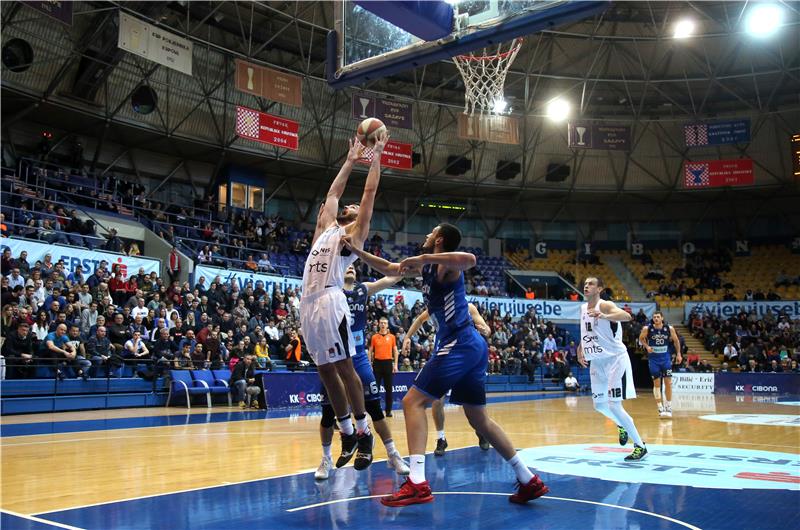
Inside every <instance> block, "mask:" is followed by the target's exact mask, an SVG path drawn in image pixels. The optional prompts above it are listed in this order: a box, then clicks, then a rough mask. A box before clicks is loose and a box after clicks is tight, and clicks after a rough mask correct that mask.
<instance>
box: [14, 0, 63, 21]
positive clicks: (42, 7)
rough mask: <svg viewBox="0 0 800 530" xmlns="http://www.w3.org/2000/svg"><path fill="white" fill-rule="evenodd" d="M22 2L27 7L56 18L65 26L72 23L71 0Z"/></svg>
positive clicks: (29, 0) (28, 0) (27, 0)
mask: <svg viewBox="0 0 800 530" xmlns="http://www.w3.org/2000/svg"><path fill="white" fill-rule="evenodd" d="M22 3H23V4H25V5H26V6H28V7H32V8H33V9H35V10H36V11H40V12H42V13H44V14H45V15H47V16H49V17H52V18H54V19H56V20H58V21H59V22H63V23H64V24H66V25H67V26H71V25H72V4H73V2H72V0H69V1H67V0H61V1H53V0H39V1H36V0H33V1H31V0H26V1H24V2H22Z"/></svg>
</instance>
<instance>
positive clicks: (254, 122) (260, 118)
mask: <svg viewBox="0 0 800 530" xmlns="http://www.w3.org/2000/svg"><path fill="white" fill-rule="evenodd" d="M299 132H300V124H299V123H298V122H296V121H292V120H288V119H286V118H281V117H280V116H273V115H272V114H267V113H264V112H259V111H257V110H253V109H248V108H247V107H239V106H237V107H236V134H238V135H239V136H241V137H242V138H247V139H248V140H255V141H256V142H261V143H265V144H270V145H275V146H278V147H283V148H286V149H291V150H293V151H297V149H298V147H299V134H298V133H299Z"/></svg>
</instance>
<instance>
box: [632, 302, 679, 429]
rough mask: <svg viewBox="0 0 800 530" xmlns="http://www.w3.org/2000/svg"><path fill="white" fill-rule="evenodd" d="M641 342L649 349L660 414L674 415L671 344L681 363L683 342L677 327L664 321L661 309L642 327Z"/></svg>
mask: <svg viewBox="0 0 800 530" xmlns="http://www.w3.org/2000/svg"><path fill="white" fill-rule="evenodd" d="M639 343H640V344H641V345H643V346H644V348H645V349H646V350H647V362H648V364H649V365H650V376H651V377H652V378H653V395H654V396H655V398H656V403H657V404H658V415H659V417H661V418H671V417H672V355H671V354H670V346H672V347H673V348H674V350H673V351H675V353H676V354H677V357H676V359H675V361H676V362H677V363H678V364H680V363H681V361H683V359H682V358H681V343H680V341H679V340H678V334H677V333H675V328H673V327H672V326H670V325H669V324H667V323H666V322H664V315H663V314H662V313H661V311H656V312H655V313H653V320H652V321H651V322H650V324H649V325H647V326H644V327H643V328H642V332H641V333H640V334H639ZM662 381H663V382H664V393H663V394H662V393H661V382H662Z"/></svg>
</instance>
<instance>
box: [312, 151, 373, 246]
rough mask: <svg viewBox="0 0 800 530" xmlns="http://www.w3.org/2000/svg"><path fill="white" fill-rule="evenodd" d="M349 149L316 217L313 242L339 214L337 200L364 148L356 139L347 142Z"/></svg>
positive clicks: (342, 192)
mask: <svg viewBox="0 0 800 530" xmlns="http://www.w3.org/2000/svg"><path fill="white" fill-rule="evenodd" d="M349 145H350V149H349V150H348V152H347V158H346V159H345V161H344V164H342V168H341V169H340V170H339V173H338V174H337V175H336V178H335V179H333V182H332V183H331V187H330V188H329V189H328V195H327V196H326V197H325V202H324V203H323V205H322V209H321V210H320V212H319V216H318V217H317V229H316V231H315V232H314V240H315V241H316V239H317V236H318V235H319V234H320V233H322V231H323V230H325V228H327V227H328V226H329V225H330V224H331V223H333V222H334V221H335V220H336V214H337V213H338V212H339V199H341V198H342V194H344V189H345V187H346V186H347V180H348V179H349V178H350V173H351V172H352V171H353V164H354V163H355V162H356V160H358V159H359V158H361V152H362V150H363V149H364V146H363V145H361V142H359V141H358V140H356V139H352V140H350V141H349Z"/></svg>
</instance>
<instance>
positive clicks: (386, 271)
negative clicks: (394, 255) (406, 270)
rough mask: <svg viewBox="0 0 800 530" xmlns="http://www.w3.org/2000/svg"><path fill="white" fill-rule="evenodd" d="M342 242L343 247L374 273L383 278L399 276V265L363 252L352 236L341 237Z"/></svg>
mask: <svg viewBox="0 0 800 530" xmlns="http://www.w3.org/2000/svg"><path fill="white" fill-rule="evenodd" d="M342 242H343V243H344V246H345V247H347V248H349V249H350V250H352V251H353V254H355V255H356V256H358V257H359V258H360V259H361V261H363V262H364V263H366V264H367V265H369V266H370V267H372V268H373V269H375V270H376V271H378V272H380V273H381V274H383V275H384V276H400V265H399V264H398V263H392V262H389V261H386V260H385V259H383V258H379V257H378V256H375V255H374V254H370V253H369V252H366V251H364V249H362V248H361V247H360V245H358V244H356V242H355V241H354V238H353V236H351V235H346V236H343V237H342Z"/></svg>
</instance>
